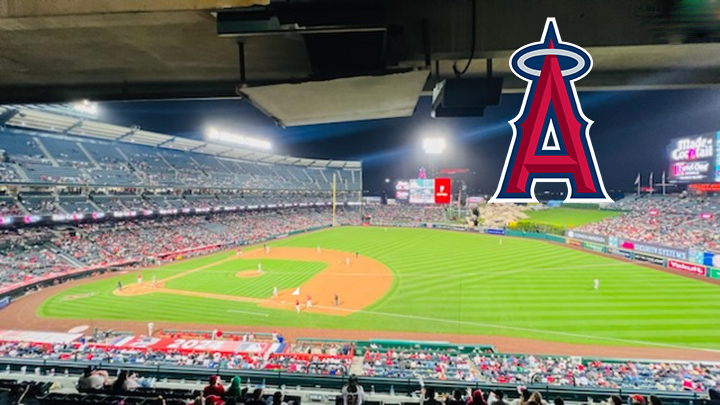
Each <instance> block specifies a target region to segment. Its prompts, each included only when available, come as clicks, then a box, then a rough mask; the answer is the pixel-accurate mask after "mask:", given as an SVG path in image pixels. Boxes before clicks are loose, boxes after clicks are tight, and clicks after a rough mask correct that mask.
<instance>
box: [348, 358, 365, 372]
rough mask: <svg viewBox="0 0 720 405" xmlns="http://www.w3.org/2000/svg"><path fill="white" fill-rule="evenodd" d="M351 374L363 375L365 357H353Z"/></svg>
mask: <svg viewBox="0 0 720 405" xmlns="http://www.w3.org/2000/svg"><path fill="white" fill-rule="evenodd" d="M350 374H355V375H363V356H355V357H353V361H352V363H351V364H350Z"/></svg>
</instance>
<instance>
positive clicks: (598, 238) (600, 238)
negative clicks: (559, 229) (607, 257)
mask: <svg viewBox="0 0 720 405" xmlns="http://www.w3.org/2000/svg"><path fill="white" fill-rule="evenodd" d="M565 236H567V237H568V238H570V239H577V240H581V241H583V242H593V243H599V244H601V245H607V244H608V238H607V236H604V235H596V234H592V233H587V232H578V231H567V232H565Z"/></svg>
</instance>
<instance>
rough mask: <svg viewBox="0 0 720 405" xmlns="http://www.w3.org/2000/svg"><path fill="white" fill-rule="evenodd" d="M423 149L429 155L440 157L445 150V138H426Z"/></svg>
mask: <svg viewBox="0 0 720 405" xmlns="http://www.w3.org/2000/svg"><path fill="white" fill-rule="evenodd" d="M422 147H423V150H424V151H425V153H427V154H428V155H439V154H441V153H443V151H444V150H445V138H425V139H423V143H422Z"/></svg>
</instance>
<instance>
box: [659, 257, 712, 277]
mask: <svg viewBox="0 0 720 405" xmlns="http://www.w3.org/2000/svg"><path fill="white" fill-rule="evenodd" d="M667 267H668V268H669V269H673V270H680V271H684V272H686V273H692V274H697V275H698V276H706V275H707V267H705V266H700V265H698V264H690V263H684V262H679V261H677V260H668V262H667Z"/></svg>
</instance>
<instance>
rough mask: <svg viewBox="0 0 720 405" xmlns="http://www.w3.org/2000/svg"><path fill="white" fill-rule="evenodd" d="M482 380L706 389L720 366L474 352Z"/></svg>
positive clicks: (715, 381) (713, 382)
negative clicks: (582, 359) (586, 359)
mask: <svg viewBox="0 0 720 405" xmlns="http://www.w3.org/2000/svg"><path fill="white" fill-rule="evenodd" d="M472 361H473V363H474V364H475V366H476V367H477V369H478V371H479V375H478V379H479V381H481V382H492V383H502V384H516V385H526V384H527V385H530V384H541V385H545V384H547V385H563V386H579V387H602V388H625V389H644V390H660V391H697V392H704V391H707V390H708V389H709V388H716V387H717V385H718V382H720V365H718V364H717V363H709V364H702V363H696V362H685V363H680V362H648V363H644V362H625V363H622V362H606V361H601V360H593V361H586V362H582V361H581V359H580V358H574V357H535V356H532V355H498V354H495V355H481V354H478V355H475V356H473V358H472Z"/></svg>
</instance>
